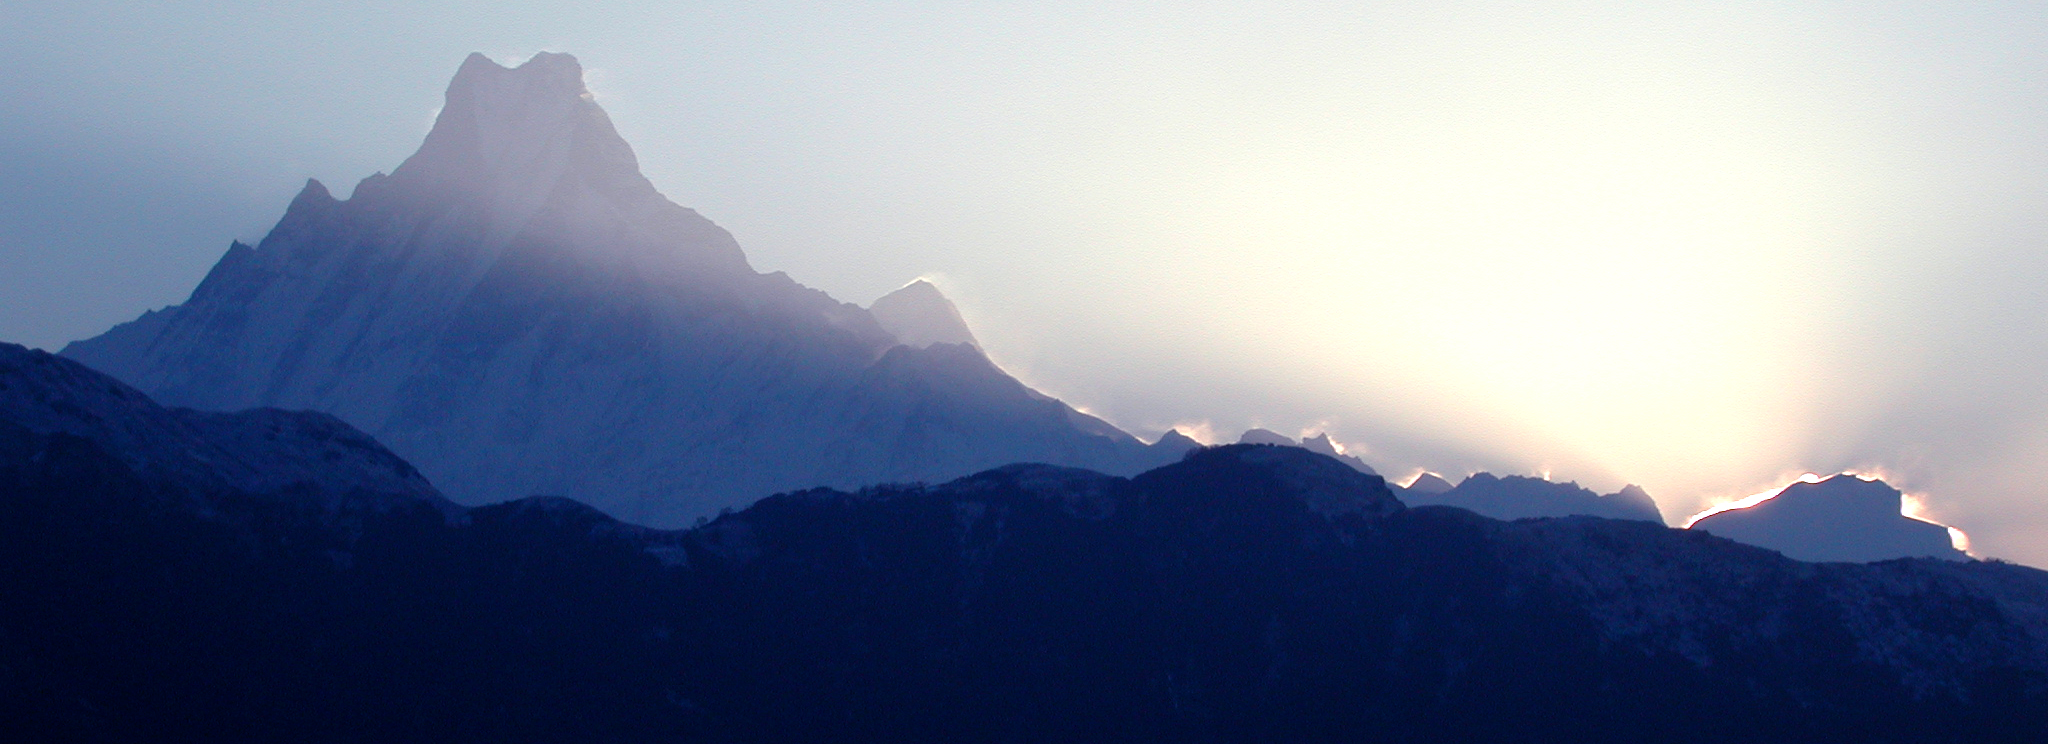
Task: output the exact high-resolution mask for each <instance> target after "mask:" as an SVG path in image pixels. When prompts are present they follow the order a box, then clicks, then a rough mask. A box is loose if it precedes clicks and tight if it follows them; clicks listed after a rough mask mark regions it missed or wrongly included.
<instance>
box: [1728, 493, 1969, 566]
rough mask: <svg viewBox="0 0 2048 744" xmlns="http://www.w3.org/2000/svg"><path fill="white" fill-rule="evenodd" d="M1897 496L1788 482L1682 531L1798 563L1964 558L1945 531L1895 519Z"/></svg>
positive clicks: (1898, 515) (1904, 518) (1900, 500)
mask: <svg viewBox="0 0 2048 744" xmlns="http://www.w3.org/2000/svg"><path fill="white" fill-rule="evenodd" d="M1904 499H1905V494H1903V493H1900V492H1899V490H1898V489H1896V488H1893V487H1891V486H1890V485H1889V484H1886V483H1885V482H1884V481H1881V480H1863V479H1862V478H1858V477H1855V476H1853V475H1835V476H1831V477H1828V478H1824V479H1821V480H1820V481H1818V482H1814V483H1804V482H1801V483H1794V484H1792V485H1790V486H1786V487H1785V490H1783V491H1780V492H1778V494H1777V495H1776V496H1772V497H1771V498H1769V499H1766V500H1764V501H1762V502H1760V503H1758V504H1756V505H1754V506H1749V507H1746V508H1741V509H1729V510H1727V511H1722V512H1717V513H1713V514H1709V515H1707V516H1705V517H1702V518H1700V519H1698V520H1696V521H1694V522H1693V523H1692V524H1691V525H1690V527H1691V528H1692V529H1695V530H1705V531H1707V532H1712V533H1714V534H1716V535H1719V536H1721V537H1725V538H1728V539H1730V540H1735V541H1738V542H1745V543H1749V544H1751V545H1756V546H1760V547H1765V548H1770V549H1772V550H1776V551H1778V552H1780V553H1784V554H1785V555H1787V556H1790V557H1792V558H1796V559H1799V560H1802V561H1856V562H1863V561H1881V560H1889V559H1892V558H1921V557H1928V558H1947V559H1950V560H1967V559H1968V556H1967V555H1965V554H1964V553H1963V552H1962V551H1960V550H1957V549H1956V548H1955V546H1954V544H1953V543H1952V542H1951V541H1950V539H1949V532H1948V528H1947V527H1943V526H1941V525H1938V524H1933V523H1930V522H1922V521H1920V520H1918V519H1914V518H1912V517H1908V516H1905V515H1904V514H1901V513H1900V508H1901V507H1902V506H1903V505H1904Z"/></svg>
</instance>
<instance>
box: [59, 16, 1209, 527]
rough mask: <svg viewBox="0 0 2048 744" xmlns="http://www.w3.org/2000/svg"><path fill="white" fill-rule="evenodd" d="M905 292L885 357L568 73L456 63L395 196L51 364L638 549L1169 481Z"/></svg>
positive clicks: (938, 300)
mask: <svg viewBox="0 0 2048 744" xmlns="http://www.w3.org/2000/svg"><path fill="white" fill-rule="evenodd" d="M907 289H909V290H910V292H911V294H909V295H906V297H905V298H902V300H903V302H902V303H901V304H905V305H907V306H909V307H911V308H912V309H919V308H922V309H923V310H925V311H927V312H924V313H922V314H915V313H914V314H913V315H914V316H915V317H918V318H921V319H924V320H927V321H930V320H932V318H933V317H936V318H937V321H939V325H938V326H937V327H938V328H939V330H940V332H937V334H936V335H933V334H932V333H927V334H926V337H929V338H931V340H932V341H934V342H946V343H934V344H930V345H927V346H924V347H917V346H913V347H911V348H904V346H903V344H902V342H901V341H900V339H899V333H901V334H904V335H909V333H908V331H904V330H902V328H901V327H899V329H898V331H897V332H892V331H891V330H885V329H884V327H883V325H882V324H881V322H879V320H878V317H877V313H873V312H870V311H868V310H866V309H863V308H861V307H859V306H856V305H851V304H848V303H843V302H840V301H838V300H835V299H833V298H832V297H830V296H827V295H826V294H824V293H823V292H819V291H817V290H815V289H811V288H808V287H805V286H803V285H801V284H798V283H797V282H796V281H794V280H792V279H791V278H790V277H788V276H787V275H784V274H781V273H779V272H778V273H773V274H760V273H757V272H755V271H754V270H753V269H752V268H751V267H750V266H749V265H748V263H747V260H746V257H745V255H744V254H743V253H742V252H741V250H740V246H739V243H738V242H737V241H735V240H734V239H733V237H732V235H731V234H729V233H727V232H726V231H725V230H724V229H722V228H720V227H718V226H717V225H715V224H713V223H712V222H711V221H710V220H708V219H705V218H704V217H702V216H701V215H699V214H697V213H696V212H694V211H692V210H689V209H686V208H684V207H681V206H678V205H676V204H674V203H673V202H670V201H669V200H668V199H667V198H665V197H663V196H662V195H661V194H660V193H659V192H658V191H656V190H655V188H654V186H653V185H652V184H651V183H649V182H648V180H647V179H646V178H645V177H643V176H642V175H641V174H640V172H639V168H638V165H637V161H636V159H635V158H634V156H633V151H632V148H631V147H629V146H627V145H626V143H625V141H624V140H622V139H620V137H619V135H618V132H617V131H616V129H614V128H613V126H612V123H611V119H610V118H609V117H608V116H607V115H606V114H605V112H604V110H603V109H602V108H601V107H600V106H599V105H598V103H597V101H595V100H594V99H593V98H592V97H591V96H590V95H589V91H588V90H586V89H585V87H584V85H583V82H582V68H581V66H580V65H579V64H577V62H576V60H575V58H573V57H570V56H568V55H565V54H540V55H536V56H535V57H534V58H532V59H531V60H528V61H527V62H526V63H525V64H522V65H520V66H518V67H516V68H510V69H507V68H505V67H503V66H501V65H498V64H496V63H494V62H492V61H491V60H489V59H487V58H485V57H483V56H481V55H471V56H470V57H469V58H468V59H467V60H465V61H464V62H463V64H462V66H461V69H460V70H459V71H458V72H457V73H456V75H455V78H454V80H453V81H452V82H451V83H450V84H449V85H448V90H447V96H446V105H445V106H444V107H443V108H442V110H441V113H440V115H439V117H438V118H437V119H436V120H435V124H434V128H433V130H432V131H431V132H430V133H429V134H428V135H427V137H426V139H425V141H424V142H423V143H422V144H421V145H420V148H419V150H418V151H417V152H416V153H414V154H413V155H412V157H410V158H408V159H406V161H405V162H404V163H403V164H402V165H400V166H399V167H398V168H396V169H395V170H393V171H392V172H391V174H390V175H388V176H383V175H373V176H371V177H369V178H366V179H364V180H363V181H362V182H361V183H360V184H359V185H357V187H356V189H355V191H354V192H353V193H352V194H351V195H350V197H349V198H348V199H346V200H338V199H335V198H334V196H333V195H332V194H330V193H329V192H328V190H327V188H326V187H325V186H323V185H322V184H320V183H319V182H317V181H309V182H308V183H307V184H306V187H305V188H304V189H303V190H302V191H301V192H300V194H299V195H298V197H297V198H296V199H294V200H293V201H292V203H291V206H290V207H289V208H288V209H287V210H286V212H285V214H284V216H283V218H282V219H280V220H279V221H278V224H277V226H276V227H275V228H273V229H272V230H271V232H270V234H269V235H267V236H265V237H264V239H263V240H262V241H261V242H259V243H258V244H257V245H255V246H253V247H249V246H239V245H238V246H235V247H231V248H230V249H229V250H228V252H227V254H226V255H224V256H222V258H221V261H220V262H219V263H218V264H216V265H215V266H214V268H213V270H212V271H211V272H210V273H209V274H208V275H207V277H206V279H205V280H204V281H203V282H202V283H201V285H200V287H199V288H198V289H197V290H195V291H194V292H193V295H192V297H191V298H190V299H189V300H187V301H186V302H185V303H184V304H182V305H178V306H174V307H171V308H166V309H165V310H163V311H160V312H154V313H149V314H145V315H144V316H143V317H141V318H138V319H136V320H135V321H133V322H130V323H125V324H122V325H120V326H117V327H115V328H114V329H112V330H110V331H108V332H107V333H105V334H103V335H101V336H99V337H96V338H92V339H87V340H84V341H79V342H76V343H73V344H71V345H70V346H68V347H66V348H65V350H64V352H63V354H64V355H66V356H68V357H71V358H73V359H76V360H79V361H82V362H84V363H86V364H88V365H91V366H93V367H95V368H98V369H100V370H102V371H105V372H108V373H110V374H112V375H114V376H115V377H117V378H119V379H121V380H123V381H125V382H127V383H129V384H132V385H134V386H136V387H137V388H140V389H141V390H143V391H144V392H146V393H148V394H149V395H151V396H154V397H155V398H156V399H158V400H160V401H163V402H165V403H168V404H171V405H178V406H188V407H193V408H202V409H215V410H239V409H244V408H251V407H258V406H275V407H281V408H306V409H313V410H317V411H323V412H327V413H331V414H333V415H335V416H338V417H340V418H341V419H342V420H344V421H347V422H349V423H350V424H353V425H354V426H356V427H357V428H360V429H362V430H364V431H367V432H370V433H371V434H373V435H375V436H376V437H377V438H378V440H380V441H382V442H384V443H385V444H386V445H388V446H390V447H391V448H392V450H394V451H396V452H398V453H399V454H400V455H402V456H404V457H405V458H406V459H407V460H409V461H411V462H412V463H413V464H415V465H417V466H418V467H419V468H420V470H421V471H422V472H424V473H425V474H426V475H427V477H429V478H430V479H432V481H433V482H434V484H435V485H437V486H438V487H440V488H441V490H442V491H443V492H445V493H447V494H448V495H449V496H450V497H451V498H454V499H455V500H457V501H460V502H465V503H481V502H487V501H498V500H504V499H511V498H518V497H522V496H527V495H531V494H536V493H561V494H571V495H574V496H576V497H578V498H581V499H585V500H587V501H589V502H591V503H592V504H593V505H596V506H598V507H599V508H601V509H603V510H605V511H606V512H608V513H611V514H613V515H615V516H618V517H620V518H624V519H627V520H630V521H636V522H641V523H645V524H655V525H678V524H687V523H689V522H690V521H692V520H694V519H695V518H696V517H698V516H702V515H705V514H709V513H716V512H717V511H718V510H719V509H721V508H724V507H731V506H739V505H743V504H746V503H748V502H751V501H753V500H754V499H758V498H760V497H762V496H766V495H768V494H771V493H775V492H778V491H788V490H795V489H801V488H809V487H814V486H834V487H858V486H861V485H864V484H869V483H876V482H889V481H936V480H941V479H944V478H949V477H954V476H959V475H965V474H967V473H972V472H976V471H979V470H982V469H986V468H989V467H994V466H997V465H1002V464H1005V463H1010V462H1019V461H1034V462H1044V463H1050V464H1055V465H1065V466H1076V467H1088V468H1093V469H1097V470H1102V471H1106V472H1110V473H1118V474H1129V473H1135V472H1137V471H1139V470H1142V469H1144V468H1145V467H1148V466H1151V465H1155V464H1161V463H1162V462H1167V461H1171V460H1170V459H1164V460H1162V459H1161V458H1162V453H1159V452H1156V451H1153V450H1151V449H1149V448H1147V447H1146V446H1145V445H1144V444H1143V443H1141V442H1139V441H1138V440H1137V439H1136V438H1135V437H1132V436H1130V435H1129V434H1126V433H1124V432H1122V431H1120V430H1118V429H1116V427H1114V426H1111V425H1109V424H1108V423H1106V422H1103V421H1101V420H1098V419H1095V418H1093V417H1090V416H1086V415H1084V414H1081V413H1080V412H1078V411H1076V410H1074V409H1073V408H1071V407H1069V406H1067V405H1065V404H1064V403H1061V402H1060V401H1057V400H1054V399H1052V398H1050V397H1047V396H1044V395H1041V394H1039V393H1037V392H1036V391H1033V390H1031V389H1029V388H1027V387H1025V386H1023V385H1022V384H1021V383H1018V382H1016V380H1015V379H1014V378H1011V377H1009V375H1007V374H1006V373H1004V372H1003V371H1002V370H1001V369H999V368H997V367H995V366H994V365H993V364H992V363H990V362H989V361H988V359H987V357H985V356H983V355H982V354H981V353H980V352H979V350H978V349H975V348H971V347H963V346H960V345H958V343H957V342H958V340H959V339H961V338H965V339H966V340H967V342H968V343H969V344H971V343H972V336H971V335H968V334H967V333H966V330H965V325H964V324H961V323H960V322H959V320H958V314H957V312H955V311H954V310H953V309H952V306H951V303H950V302H946V301H945V299H944V297H943V296H941V295H938V294H937V290H936V288H932V287H930V286H929V285H924V286H923V287H921V288H920V287H916V286H915V285H914V286H913V287H912V288H907ZM890 304H897V303H890ZM883 309H884V311H885V312H883V313H881V315H883V316H890V317H894V316H891V315H890V313H888V312H886V311H887V307H886V306H885V307H884V308H883ZM935 309H936V310H935ZM939 311H943V312H939ZM947 323H950V324H951V325H946V324H947ZM930 325H931V324H930V323H927V326H930ZM925 330H926V331H930V330H931V329H930V328H929V327H927V328H925Z"/></svg>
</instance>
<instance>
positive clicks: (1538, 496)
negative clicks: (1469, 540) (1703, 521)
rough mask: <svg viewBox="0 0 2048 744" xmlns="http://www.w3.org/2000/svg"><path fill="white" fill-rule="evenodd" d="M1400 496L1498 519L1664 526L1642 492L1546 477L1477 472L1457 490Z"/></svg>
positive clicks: (1416, 491)
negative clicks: (1601, 490)
mask: <svg viewBox="0 0 2048 744" xmlns="http://www.w3.org/2000/svg"><path fill="white" fill-rule="evenodd" d="M1402 498H1403V499H1404V500H1406V501H1407V502H1408V503H1410V504H1414V505H1425V504H1427V505H1443V506H1456V507H1460V508H1464V509H1471V510H1472V511H1475V512H1478V513H1480V514H1484V515H1486V516H1489V517H1493V518H1494V519H1527V518H1530V517H1567V516H1572V515H1584V516H1590V517H1606V518H1609V519H1635V520H1642V521H1645V522H1656V523H1658V524H1663V522H1664V517H1663V515H1662V514H1660V513H1659V512H1658V511H1657V503H1656V502H1655V501H1652V500H1650V494H1648V493H1645V492H1644V491H1643V489H1642V488H1640V487H1637V486H1628V487H1626V488H1623V489H1622V490H1621V491H1619V492H1616V493H1610V494H1607V495H1604V496H1602V495H1600V494H1596V493H1593V492H1592V491H1589V490H1586V489H1584V488H1581V487H1579V484H1577V483H1552V482H1550V481H1547V480H1544V479H1542V478H1530V477H1526V476H1520V475H1510V476H1508V477H1506V478H1501V477H1497V476H1495V475H1493V474H1492V473H1474V474H1472V475H1471V476H1470V477H1467V478H1466V479H1465V480H1463V481H1460V482H1459V483H1458V485H1457V486H1456V487H1454V488H1450V489H1448V490H1437V491H1431V490H1428V489H1415V488H1410V489H1409V490H1408V491H1407V492H1406V493H1404V494H1403V495H1402Z"/></svg>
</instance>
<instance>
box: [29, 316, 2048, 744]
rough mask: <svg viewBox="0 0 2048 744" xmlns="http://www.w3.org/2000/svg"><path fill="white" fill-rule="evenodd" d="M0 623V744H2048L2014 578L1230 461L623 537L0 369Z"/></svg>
mask: <svg viewBox="0 0 2048 744" xmlns="http://www.w3.org/2000/svg"><path fill="white" fill-rule="evenodd" d="M195 422H197V423H195ZM238 452H239V453H250V454H241V455H238V454H235V453H238ZM258 460H260V461H261V462H262V463H266V465H265V466H264V467H262V468H259V470H262V471H264V472H271V473H278V474H284V475H286V476H289V477H283V476H280V477H270V476H255V477H252V476H251V470H249V469H248V468H247V467H246V466H247V465H248V464H249V463H250V462H255V461H258ZM0 599H4V600H5V601H0V638H4V639H5V640H6V642H5V643H0V727H5V730H7V731H8V732H9V733H10V734H11V735H12V736H11V738H13V739H15V740H21V741H105V742H123V741H151V742H161V741H240V742H303V741H379V742H403V741H423V742H424V741H432V742H483V741H490V742H528V741H530V742H561V741H631V742H638V741H716V742H815V741H849V742H902V741H957V742H997V741H1002V742H1018V741H1023V742H1088V741H1102V742H1110V741H1116V742H1125V741H1215V742H1267V741H1410V742H1425V741H1427V742H1440V741H1537V742H1641V741H1658V742H1738V741H1741V742H1748V741H1770V742H1925V741H1962V742H1980V741H1981V742H1991V741H2012V742H2035V741H2039V740H2040V735H2041V732H2043V731H2044V730H2048V574H2044V573H2042V572H2040V571H2035V570H2033V569H2028V568H2022V567H2018V566H2012V565H2005V564H1996V563H1978V562H1967V563H1965V562H1953V561H1943V560H1928V559H1920V560H1896V561H1888V562H1883V563H1876V564H1841V563H1829V564H1812V563H1800V562H1797V561H1793V560H1790V559H1787V558H1785V557H1783V556H1781V555H1779V554H1777V553H1773V552H1771V551H1767V550H1763V549H1759V548H1753V547H1749V546H1744V545H1740V544H1737V543H1734V542H1731V541H1728V540H1724V539H1721V538H1717V537H1714V536H1712V535H1709V534H1705V533H1702V532H1698V531H1688V530H1672V529H1667V528H1664V527H1661V526H1658V525H1655V524H1649V523H1645V522H1636V521H1620V520H1606V519H1598V518H1588V517H1573V518H1565V519H1536V520H1524V521H1517V522H1501V521H1496V520H1493V519H1488V518H1485V517H1481V516H1478V515H1475V514H1473V513H1471V512H1467V511H1463V510H1459V509H1453V508H1447V507H1421V508H1406V507H1404V506H1403V505H1402V504H1401V503H1400V502H1399V501H1398V500H1397V499H1395V498H1394V496H1393V495H1392V493H1391V492H1390V491H1389V490H1388V489H1387V487H1386V485H1385V483H1384V482H1383V481H1382V480H1380V479H1379V478H1378V477H1376V476H1372V475H1367V474H1364V473H1360V472H1358V471H1356V470H1354V469H1352V468H1350V467H1348V466H1346V465H1343V464H1341V463H1339V462H1337V461H1336V460H1333V459H1330V458H1328V457H1326V456H1323V455H1320V454H1317V453H1313V452H1310V451H1307V450H1304V449H1300V448H1295V447H1272V446H1249V445H1238V446H1229V447H1220V448H1210V449H1197V450H1192V451H1191V452H1190V454H1189V455H1188V456H1187V457H1186V459H1184V460H1182V461H1180V462H1178V463H1176V464H1172V465H1169V466H1166V467H1162V468H1159V469H1156V470H1152V471H1150V472H1146V473H1144V474H1141V475H1138V476H1137V477H1134V478H1119V477H1113V476H1106V475H1101V474H1097V473H1092V472H1088V471H1083V470H1076V469H1069V468H1060V467H1053V466H1045V465H1014V466H1008V467H1004V468H1000V469H996V470H991V471H987V472H983V473H980V474H977V475H974V476H971V477H967V478H962V479H959V480H955V481H952V482H950V483H946V484H943V485H937V486H900V487H884V488H871V489H864V490H861V491H857V492H844V491H835V490H828V489H816V490H810V491H803V492H796V493H788V494H783V495H778V496H774V497H771V498H768V499H765V500H763V501H761V502H759V503H757V504H755V505H754V506H752V507H750V508H748V509H745V510H743V511H739V512H736V513H733V514H730V515H726V516H723V517H720V518H719V519H717V520H715V521H712V522H710V523H709V524H707V525H705V526H703V527H701V528H697V529H692V530H684V531H660V530H651V529H647V528H642V527H635V526H631V525H627V524H623V523H620V522H618V521H616V520H613V519H611V518H609V517H607V516H605V515H604V514H602V513H600V512H598V511H596V510H594V509H591V508H589V507H586V506H583V505H582V504H579V503H577V502H574V501H571V500H568V499H563V498H528V499H523V500H520V501H515V502H510V503H504V504H497V505H492V506H484V507H476V508H465V507H461V506H456V505H454V504H451V503H448V502H446V501H444V500H441V499H439V498H438V497H437V496H435V495H434V493H433V492H432V491H431V488H430V487H427V486H425V485H424V484H423V483H421V482H420V481H419V480H418V477H417V474H416V473H413V472H412V471H411V469H410V468H409V467H406V466H405V465H404V463H403V462H402V461H400V460H398V459H397V458H396V457H394V456H393V455H392V454H391V453H390V452H388V451H385V450H384V449H383V448H381V447H380V446H378V445H377V444H376V443H375V442H374V441H372V440H370V439H369V438H368V437H365V436H363V435H362V434H360V433H359V432H356V431H354V430H352V429H350V428H349V427H347V426H346V425H344V424H341V423H340V422H339V421H337V420H335V419H333V418H332V417H329V416H326V415H323V414H317V413H294V412H284V411H258V412H253V413H248V414H235V415H219V414H201V413H195V412H191V411H185V410H180V409H173V408H163V407H160V406H158V405H157V404H155V403H154V402H152V401H150V400H149V399H148V398H147V397H146V396H144V395H142V394H141V393H140V392H138V391H136V390H134V389H132V388H129V387H127V386H125V385H122V384H121V383H119V382H116V381H114V380H113V379H111V378H109V377H107V376H105V375H101V374H98V373H96V372H93V371H92V370H90V369H87V368H85V367H83V366H81V365H79V364H77V363H75V362H71V361H68V360H65V359H62V358H59V357H55V356H51V355H49V354H44V353H42V352H36V351H30V350H26V349H23V348H21V347H18V346H11V345H0Z"/></svg>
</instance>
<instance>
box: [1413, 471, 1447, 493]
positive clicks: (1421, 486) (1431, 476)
mask: <svg viewBox="0 0 2048 744" xmlns="http://www.w3.org/2000/svg"><path fill="white" fill-rule="evenodd" d="M1456 487H1457V486H1453V485H1451V482H1450V481H1447V480H1444V479H1443V476H1440V475H1437V474H1435V473H1432V472H1429V471H1427V470H1425V471H1422V473H1421V474H1420V475H1417V476H1415V480H1412V481H1409V482H1408V485H1407V487H1406V488H1407V490H1408V491H1410V492H1413V493H1422V494H1439V493H1443V492H1445V491H1449V490H1451V489H1453V488H1456Z"/></svg>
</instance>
